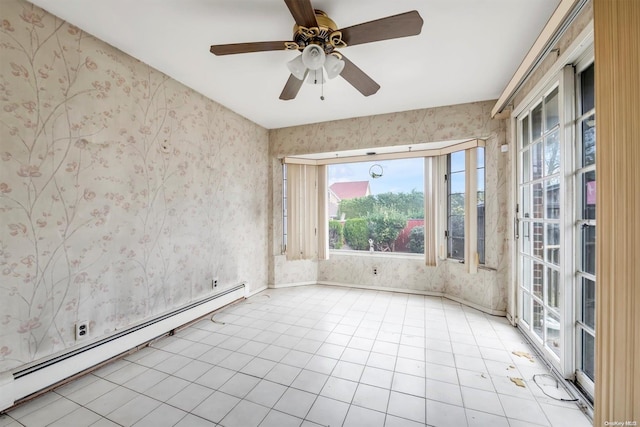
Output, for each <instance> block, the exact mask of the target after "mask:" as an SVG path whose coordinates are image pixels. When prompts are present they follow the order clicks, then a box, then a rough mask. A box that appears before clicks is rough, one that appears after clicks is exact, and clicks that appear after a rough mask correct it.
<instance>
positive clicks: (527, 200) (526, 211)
mask: <svg viewBox="0 0 640 427" xmlns="http://www.w3.org/2000/svg"><path fill="white" fill-rule="evenodd" d="M521 206H522V217H523V218H531V186H529V185H525V186H524V187H522V200H521Z"/></svg>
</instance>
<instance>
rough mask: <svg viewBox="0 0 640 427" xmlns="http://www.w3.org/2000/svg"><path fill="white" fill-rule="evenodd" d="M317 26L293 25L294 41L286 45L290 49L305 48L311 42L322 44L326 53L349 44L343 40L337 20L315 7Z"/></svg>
mask: <svg viewBox="0 0 640 427" xmlns="http://www.w3.org/2000/svg"><path fill="white" fill-rule="evenodd" d="M314 11H315V15H316V21H317V24H318V26H317V27H310V28H307V27H304V26H302V25H298V24H296V25H294V26H293V40H294V41H293V42H291V43H288V44H287V45H286V47H287V49H290V50H300V51H302V50H304V48H305V47H307V46H309V45H310V44H315V45H318V46H320V47H321V48H322V49H323V50H324V53H325V54H327V55H328V54H330V53H334V54H336V55H339V54H338V53H337V52H334V49H335V48H341V47H346V46H347V44H346V43H345V42H344V41H343V40H342V32H340V31H337V30H336V28H337V27H338V26H337V25H336V23H335V22H333V20H332V19H331V18H329V16H327V14H326V13H325V12H323V11H321V10H318V9H315V10H314Z"/></svg>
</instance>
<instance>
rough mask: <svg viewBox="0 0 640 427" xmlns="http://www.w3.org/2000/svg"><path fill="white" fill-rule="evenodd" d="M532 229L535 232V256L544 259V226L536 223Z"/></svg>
mask: <svg viewBox="0 0 640 427" xmlns="http://www.w3.org/2000/svg"><path fill="white" fill-rule="evenodd" d="M531 228H532V232H533V256H535V257H536V258H540V259H542V256H543V255H544V224H543V223H541V222H534V223H532V225H531Z"/></svg>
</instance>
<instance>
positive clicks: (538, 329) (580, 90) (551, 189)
mask: <svg viewBox="0 0 640 427" xmlns="http://www.w3.org/2000/svg"><path fill="white" fill-rule="evenodd" d="M585 58H586V59H584V60H582V61H580V62H579V63H578V64H576V66H575V68H573V67H565V69H564V70H563V71H562V73H560V74H559V76H558V78H557V80H556V81H555V82H552V83H550V85H549V86H547V89H546V90H545V91H543V92H542V93H541V94H540V95H539V97H538V98H536V99H534V100H533V101H531V103H530V104H529V105H528V106H527V107H526V109H524V110H522V111H521V112H520V113H519V114H518V117H517V121H516V123H517V128H516V129H517V139H518V158H517V162H518V167H517V183H518V209H517V219H518V228H517V230H518V236H517V248H518V249H517V253H518V257H517V259H518V327H519V328H520V329H521V330H522V331H524V332H525V334H527V336H528V337H529V338H530V339H531V341H532V342H533V343H534V344H535V345H536V346H537V347H538V349H539V350H540V351H541V353H542V354H543V355H545V358H546V359H547V360H548V361H549V362H550V363H551V364H552V365H554V366H555V367H556V368H557V370H558V371H559V372H560V373H561V374H562V375H563V376H565V377H566V378H575V382H576V383H577V384H578V386H580V388H581V389H582V390H583V391H584V392H585V394H586V395H587V396H589V397H591V398H593V390H594V378H595V375H594V371H595V321H596V319H595V293H596V277H595V273H596V271H595V264H596V252H595V239H596V162H595V152H596V151H595V150H596V136H595V102H594V95H595V90H594V66H593V56H592V54H591V56H590V57H589V56H586V57H585Z"/></svg>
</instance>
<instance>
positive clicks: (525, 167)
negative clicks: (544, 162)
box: [522, 150, 531, 182]
mask: <svg viewBox="0 0 640 427" xmlns="http://www.w3.org/2000/svg"><path fill="white" fill-rule="evenodd" d="M529 181H531V159H530V155H529V150H525V151H523V152H522V182H529Z"/></svg>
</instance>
